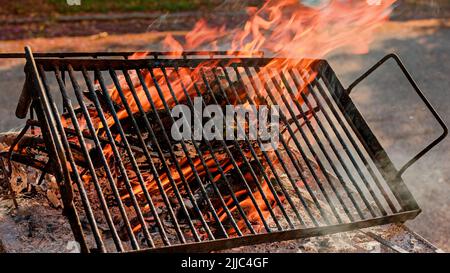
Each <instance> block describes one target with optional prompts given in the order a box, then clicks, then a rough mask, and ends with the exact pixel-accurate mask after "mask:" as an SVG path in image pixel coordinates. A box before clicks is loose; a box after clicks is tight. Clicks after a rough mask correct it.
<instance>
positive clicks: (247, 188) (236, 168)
mask: <svg viewBox="0 0 450 273" xmlns="http://www.w3.org/2000/svg"><path fill="white" fill-rule="evenodd" d="M189 72H192V70H189ZM190 75H191V74H190V73H189V79H190V81H191V82H192V83H193V86H194V89H195V92H196V93H197V96H199V97H201V95H202V93H201V92H200V89H199V87H198V85H197V82H195V81H194V80H193V78H192V77H191V76H190ZM207 89H210V88H209V87H207ZM202 104H203V107H205V108H206V106H207V105H206V104H205V102H204V101H202ZM166 110H167V109H166ZM219 142H220V144H221V145H222V147H223V148H224V150H225V152H226V154H227V155H228V157H229V158H230V161H231V164H232V165H233V167H234V168H235V170H236V171H237V173H238V175H239V177H240V178H241V179H242V182H243V184H244V186H245V190H246V191H247V192H248V195H249V197H250V199H251V201H252V203H253V205H254V206H255V209H256V210H257V213H258V215H259V217H260V219H261V221H262V223H263V225H264V228H265V229H266V231H267V232H271V229H270V227H269V225H268V224H267V222H266V220H265V219H264V215H263V213H262V211H261V208H260V207H259V206H258V203H257V201H256V199H255V196H254V194H253V192H252V190H251V188H250V186H249V185H248V183H247V180H246V179H245V176H244V174H243V173H242V171H241V169H240V167H239V165H238V163H237V162H236V160H235V158H234V157H233V155H232V153H231V151H230V149H229V148H228V146H227V144H226V143H225V142H224V141H223V140H220V141H219ZM237 146H239V145H237ZM238 148H240V147H238ZM241 152H242V150H241ZM243 159H244V160H246V157H245V156H243ZM246 164H247V166H248V167H249V169H251V171H252V172H253V174H252V176H254V171H253V169H252V167H251V165H250V164H248V161H246ZM253 179H255V181H257V178H256V176H254V177H253ZM230 191H231V192H233V190H232V189H231V188H230ZM261 194H263V192H262V191H261ZM263 198H264V199H265V202H267V198H266V197H265V196H263ZM269 208H270V206H269ZM242 216H243V217H244V218H245V219H246V221H248V218H247V216H246V215H245V212H244V213H243V215H242ZM275 219H276V218H275ZM249 224H250V225H251V223H250V222H249ZM252 230H253V228H252ZM253 232H254V230H253ZM253 232H252V233H253Z"/></svg>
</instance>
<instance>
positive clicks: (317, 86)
mask: <svg viewBox="0 0 450 273" xmlns="http://www.w3.org/2000/svg"><path fill="white" fill-rule="evenodd" d="M28 60H29V61H30V62H32V63H34V62H36V63H37V65H33V66H32V67H31V68H30V70H29V71H28V72H32V73H33V76H34V77H35V82H34V83H35V89H34V100H35V101H36V102H37V103H39V104H40V105H39V106H36V105H35V106H34V107H35V108H34V110H35V111H36V112H37V114H38V119H39V121H40V122H41V123H42V124H43V126H42V127H41V128H42V129H43V132H44V133H46V134H48V138H47V141H48V143H47V147H48V148H49V152H50V153H53V154H54V157H55V159H57V160H56V162H54V163H55V164H56V165H55V166H56V167H57V168H56V170H57V174H58V173H59V177H60V180H61V187H62V188H63V190H62V195H63V200H65V202H66V204H67V205H68V206H67V207H66V209H67V210H69V214H70V215H71V216H70V217H69V219H70V222H71V224H72V229H73V231H74V234H75V236H76V238H77V240H79V241H81V243H82V246H83V245H85V243H86V242H85V238H84V235H83V231H82V229H81V228H80V226H79V217H78V215H77V212H76V209H75V208H74V207H73V205H72V206H71V205H70V204H71V202H72V198H71V195H72V194H73V191H72V189H71V187H72V183H73V181H72V179H73V178H72V179H71V178H70V177H71V175H69V174H68V170H67V169H66V168H67V166H68V164H69V163H63V162H64V161H66V160H68V161H69V162H70V164H74V162H73V158H71V156H70V152H69V150H70V148H69V144H68V142H67V139H66V136H65V133H64V128H63V126H62V125H61V124H60V120H59V113H58V111H57V109H56V108H55V106H54V103H52V98H51V95H50V93H49V90H46V88H45V85H46V80H45V78H44V79H43V78H42V77H43V71H47V72H52V71H53V72H55V73H56V75H57V76H58V74H59V71H58V69H59V70H61V71H67V70H69V72H70V73H69V75H70V79H71V81H72V83H74V82H75V83H74V87H76V86H77V84H76V79H75V77H74V76H73V75H72V74H73V73H75V72H77V71H81V72H83V74H84V77H85V79H86V81H87V84H88V86H89V84H90V83H89V80H88V77H87V73H86V72H87V71H89V70H92V71H95V73H96V78H97V79H99V80H100V83H102V81H103V80H102V76H101V74H100V73H99V71H101V70H107V71H110V72H111V71H113V70H136V69H142V68H146V69H149V70H150V73H152V72H151V71H152V69H160V68H171V69H172V68H173V67H188V68H192V67H196V66H197V65H198V64H200V63H201V62H202V61H204V60H198V59H193V60H187V59H186V58H183V59H175V60H164V59H163V60H159V59H157V60H148V59H145V60H105V59H102V60H91V59H48V58H39V59H34V58H33V56H32V54H31V51H30V52H29V54H28ZM231 60H232V62H231V66H230V68H231V69H234V71H235V73H236V74H237V77H238V78H239V73H240V72H238V70H237V69H238V67H239V68H242V69H245V73H246V77H249V78H250V81H252V76H250V74H249V73H248V70H247V69H248V68H249V67H250V68H253V67H254V69H255V70H256V71H257V72H258V69H259V67H260V66H264V65H265V64H267V63H268V62H269V61H272V60H273V59H268V58H238V57H231ZM218 65H219V66H221V65H222V66H225V65H230V58H223V59H220V60H219V63H218ZM313 67H315V68H314V69H315V70H316V71H317V72H318V77H317V78H316V79H315V80H314V81H313V82H312V84H309V86H308V88H309V92H310V93H311V94H315V95H312V96H313V97H310V98H309V99H310V100H314V101H315V103H316V104H318V105H319V107H320V110H321V111H320V112H319V113H315V110H314V108H311V107H310V108H311V109H310V110H311V111H312V112H311V113H313V115H314V118H315V121H316V122H317V125H318V126H319V128H320V131H321V132H323V135H322V137H324V138H325V139H326V140H327V144H329V145H330V147H331V148H325V147H324V146H323V145H322V144H321V141H320V140H319V139H318V138H317V137H316V136H315V137H316V141H317V143H318V144H319V148H317V147H316V148H314V147H313V146H312V145H311V144H308V142H307V143H306V144H307V146H308V148H309V149H310V150H311V152H312V153H313V156H314V154H315V152H314V149H318V150H319V151H320V152H321V154H323V155H325V159H323V160H325V161H327V166H331V169H332V171H333V173H334V174H336V177H337V180H338V181H332V180H333V179H332V178H331V177H328V176H327V171H326V169H327V168H326V167H325V166H324V165H323V164H324V163H322V162H321V159H320V158H319V157H316V156H314V158H315V160H316V162H315V164H316V165H318V166H317V169H318V170H320V171H322V175H325V177H318V176H317V177H316V175H314V173H315V171H316V170H315V169H314V168H313V167H311V165H312V163H310V162H309V159H307V158H306V157H305V156H306V155H304V154H303V153H302V158H303V159H304V163H305V164H306V165H307V166H308V168H309V170H310V171H311V173H312V174H313V176H314V180H316V181H317V183H318V185H319V188H320V190H321V191H322V193H323V194H324V195H325V191H324V189H322V187H321V185H320V180H325V181H327V182H328V183H329V185H330V186H331V188H332V190H333V192H334V194H335V195H336V196H335V197H333V200H334V201H336V200H335V199H334V198H337V199H338V200H339V201H340V203H341V205H342V206H343V207H344V210H345V212H339V213H338V212H336V211H334V210H335V207H333V204H332V201H331V199H329V198H328V197H327V196H326V195H325V196H324V197H325V199H324V200H323V202H325V203H327V204H328V206H329V207H330V209H331V210H332V211H333V213H330V215H333V214H334V217H336V219H335V220H334V223H331V222H329V221H328V220H327V219H326V218H324V219H322V220H321V221H320V222H321V224H319V225H317V224H316V226H315V227H310V226H308V225H305V224H304V223H303V224H301V225H298V226H297V225H294V226H292V224H291V227H282V226H281V225H278V230H277V231H275V230H274V231H271V230H270V229H268V226H267V223H265V225H266V229H267V232H263V233H258V234H253V235H249V234H245V235H243V234H242V235H239V236H237V237H234V238H226V239H215V238H214V237H212V238H210V239H208V240H198V241H197V242H195V243H187V242H181V243H180V244H175V245H172V244H171V245H167V246H164V247H162V246H155V245H153V244H151V246H150V247H148V246H146V247H143V248H142V249H141V248H140V247H139V246H138V244H137V242H135V243H134V244H133V249H134V250H135V251H164V252H170V251H172V252H173V251H192V250H195V251H201V252H203V251H211V250H218V249H223V248H232V247H237V246H241V245H249V244H255V243H263V242H272V241H282V240H291V239H294V238H305V237H311V236H319V235H324V234H330V233H336V232H343V231H348V230H354V229H360V228H365V227H370V226H374V225H380V224H386V223H392V222H403V221H406V220H408V219H412V218H414V217H415V216H416V215H417V214H418V213H420V209H419V207H418V205H417V204H416V202H415V201H414V198H413V197H412V195H411V193H410V192H409V191H408V189H407V188H406V186H405V185H404V183H403V181H402V179H401V177H400V175H398V171H397V170H396V169H395V168H394V166H393V165H392V162H391V161H390V160H389V157H388V155H387V154H386V153H385V152H384V150H383V148H382V147H381V145H379V144H377V141H376V137H375V136H374V135H373V133H372V132H371V131H370V129H369V127H368V126H367V124H366V123H365V121H364V119H363V118H362V116H361V115H360V114H359V112H358V109H356V107H355V106H354V105H353V104H352V103H351V99H350V98H349V97H348V94H347V93H346V90H344V89H343V87H342V85H340V83H339V81H338V79H337V78H336V76H335V74H334V72H333V71H332V70H331V68H330V67H329V65H328V63H327V62H325V61H315V62H313ZM55 69H56V70H55ZM224 71H225V70H224ZM71 73H72V74H71ZM138 73H139V72H138ZM110 74H111V77H112V80H113V81H116V80H117V78H116V76H115V74H114V73H113V72H111V73H110ZM63 75H64V73H63ZM225 76H226V72H225ZM281 77H282V78H283V77H284V75H281ZM291 77H292V78H293V79H294V82H295V76H293V75H292V74H291ZM283 79H284V78H283ZM58 80H59V81H60V87H61V90H60V91H61V92H63V97H64V96H65V95H64V92H66V91H65V90H63V86H64V84H63V83H62V81H61V79H58ZM252 83H253V82H252ZM273 84H274V90H273V91H279V92H280V90H281V89H279V87H277V83H276V82H275V81H274V82H273ZM284 85H285V86H287V89H288V91H289V92H291V91H290V90H289V83H287V82H286V81H284ZM116 86H117V85H116ZM265 87H266V92H267V93H268V94H269V96H271V92H272V91H271V90H270V88H267V86H265ZM102 88H103V87H102ZM90 91H91V94H93V93H94V92H93V90H90ZM75 92H79V91H77V90H76V88H75ZM94 95H95V94H94ZM290 95H292V94H290ZM302 96H304V95H303V94H302ZM282 97H283V101H284V102H286V100H285V98H284V95H282ZM271 99H272V97H271ZM303 99H305V101H307V100H308V98H307V97H306V96H304V97H303ZM274 101H275V100H274ZM319 101H320V102H321V103H319ZM79 102H80V103H81V105H82V104H83V102H82V101H79ZM65 106H66V107H68V104H67V101H66V102H65ZM309 106H310V105H308V107H309ZM96 107H97V109H98V110H99V108H100V107H99V106H98V105H97V106H96ZM297 107H298V105H297ZM298 110H299V111H300V112H301V113H302V115H304V113H303V112H302V110H301V107H298ZM69 111H71V110H70V108H69ZM290 114H291V115H292V112H290ZM316 115H317V116H316ZM319 115H320V118H322V119H324V120H322V122H323V123H325V124H326V125H327V124H328V125H327V128H324V125H323V124H322V123H321V121H320V118H319V117H318V116H319ZM330 116H331V118H330ZM333 121H334V122H333ZM294 122H295V123H296V125H297V127H298V129H299V130H300V132H301V133H302V139H303V140H304V141H307V140H306V138H305V136H304V135H303V130H302V128H301V127H303V126H300V125H299V124H298V121H297V120H295V119H294ZM119 123H120V122H119ZM46 124H49V125H50V126H49V125H46ZM306 125H307V128H308V129H309V130H310V131H311V132H312V133H313V135H314V134H316V133H315V131H314V130H315V129H314V128H313V127H312V126H311V125H310V123H309V122H306ZM336 126H337V127H339V129H336ZM288 127H289V126H288ZM288 129H289V128H288ZM316 130H318V129H316ZM328 130H329V131H328ZM341 130H344V133H345V134H344V135H339V133H338V131H341ZM289 132H290V134H291V136H292V137H293V140H294V142H295V143H296V145H297V146H298V147H300V146H299V144H298V141H299V140H298V139H297V137H298V136H295V134H293V132H292V130H291V129H289ZM330 132H331V133H334V134H336V135H338V139H339V143H337V144H336V143H333V142H332V141H331V140H330V138H329V136H328V133H330ZM78 133H80V132H78ZM355 136H356V139H355V138H354V137H355ZM110 138H111V137H110ZM344 140H347V143H344V142H345V141H344ZM356 142H358V143H356ZM335 145H339V147H341V146H342V147H343V148H344V149H345V151H343V152H339V150H338V149H336V147H335ZM346 145H350V146H351V147H352V151H353V150H354V151H355V152H354V154H352V153H351V152H349V151H348V149H346ZM126 146H127V145H126ZM327 147H328V145H327ZM327 149H331V151H330V150H328V151H327ZM362 149H364V151H362ZM300 152H301V149H300ZM331 152H332V153H333V154H334V155H335V156H337V158H338V159H339V160H338V162H337V164H338V165H341V166H339V167H337V166H335V164H336V162H332V161H331V160H330V158H329V156H328V155H327V154H328V153H331ZM129 153H130V155H131V152H130V150H129ZM341 153H342V154H345V153H346V155H347V156H348V157H349V158H350V160H351V164H353V166H354V168H355V169H356V171H357V174H358V177H359V178H361V180H360V179H359V178H356V179H355V177H354V176H356V174H352V173H351V172H350V171H349V170H348V169H347V164H350V163H348V162H347V161H344V160H342V159H341ZM366 153H367V155H368V157H367V156H366ZM68 155H69V156H68ZM290 157H291V160H292V156H291V155H290ZM361 160H362V163H361ZM60 161H62V162H60ZM368 161H370V162H371V163H370V164H371V165H370V166H369V164H367V163H366V162H368ZM292 162H293V163H294V165H295V164H296V163H295V161H292ZM297 164H298V163H297ZM361 164H362V166H361ZM72 166H73V167H72V169H73V168H74V166H75V165H72ZM340 167H343V168H344V170H342V169H340ZM75 168H76V167H75ZM360 168H366V169H367V170H364V171H362V170H361V169H360ZM297 171H298V170H297ZM375 172H379V174H375ZM298 173H299V175H300V176H302V174H301V172H299V171H298ZM343 173H344V174H345V175H346V176H345V177H346V178H347V179H349V180H350V181H351V182H352V185H353V187H355V188H356V189H354V190H353V191H352V192H353V193H351V194H350V192H349V189H348V188H347V186H346V182H345V181H344V178H343V177H342V174H343ZM75 175H76V173H75ZM72 177H73V174H72ZM78 179H79V178H78ZM369 179H370V181H371V183H370V184H369V182H368V180H369ZM75 180H76V179H75ZM380 180H384V181H381V182H380ZM75 182H76V181H75ZM334 183H341V185H342V188H339V189H335V188H334V186H333V185H334ZM380 183H383V185H384V186H385V187H388V188H389V191H390V192H391V195H389V196H388V194H386V193H385V191H386V190H387V189H386V188H384V187H382V186H381V184H380ZM77 185H78V187H80V186H81V184H80V183H78V184H77ZM305 185H306V186H307V184H306V183H305ZM359 187H367V188H368V190H369V193H365V192H363V191H361V190H360V189H359ZM371 187H378V190H377V191H380V192H377V193H375V192H373V191H372V189H371ZM319 188H317V189H316V190H318V189H319ZM341 190H342V192H340V191H341ZM65 191H66V193H63V192H65ZM308 191H309V193H310V194H312V195H313V196H314V195H315V194H316V193H314V191H312V190H311V189H309V188H308ZM339 192H340V193H339ZM356 192H357V193H356ZM340 194H346V195H347V196H348V198H349V200H350V201H351V202H352V203H353V205H352V207H351V208H350V210H352V211H353V212H350V210H348V208H346V205H345V203H344V201H343V200H341V197H340ZM354 194H357V195H358V196H359V198H362V200H363V201H364V202H361V203H360V204H359V205H358V204H357V203H356V202H355V200H354V199H353V195H354ZM392 196H393V197H392ZM286 197H289V196H287V195H286ZM368 197H370V198H373V200H374V201H372V202H374V203H369V202H368V201H367V200H366V198H368ZM391 198H394V199H395V202H397V204H398V205H395V204H393V203H392V201H391ZM300 199H301V197H300ZM349 200H347V199H346V201H347V202H349ZM380 200H381V201H380ZM83 203H84V204H85V205H86V204H87V205H88V207H89V203H90V200H88V199H87V197H83ZM375 203H376V204H375ZM316 205H318V203H317V201H316ZM360 205H363V206H364V205H365V206H366V208H367V209H368V210H364V212H363V211H362V210H361V209H360V208H359V207H358V206H360ZM85 207H86V206H85ZM306 209H307V210H308V207H306ZM319 210H320V208H319ZM70 211H71V213H70ZM85 212H86V213H87V215H88V216H89V215H90V214H92V212H89V210H87V211H85ZM355 215H358V216H357V217H358V218H360V220H356V219H355ZM91 216H92V215H91ZM272 216H273V217H274V220H275V222H277V221H279V220H280V219H281V218H280V219H277V216H275V215H272ZM286 216H287V215H285V217H286ZM244 217H245V216H244ZM341 217H345V220H342V219H341ZM262 221H263V222H265V220H264V219H263V220H262ZM322 221H325V223H322ZM288 222H289V221H288ZM300 222H301V221H300ZM313 222H314V219H313ZM91 225H94V228H95V221H91ZM112 229H114V227H112ZM147 236H150V234H147ZM148 239H150V242H152V240H151V238H150V237H149V238H148ZM96 241H97V247H98V250H100V251H105V250H106V249H104V246H103V243H102V239H101V238H100V237H97V239H96ZM118 245H120V243H119V242H118ZM194 245H195V247H193V246H194ZM84 250H85V251H86V250H87V248H86V247H85V249H84ZM117 250H118V251H124V249H123V248H121V247H119V248H118V249H117Z"/></svg>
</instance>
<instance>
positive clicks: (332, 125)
mask: <svg viewBox="0 0 450 273" xmlns="http://www.w3.org/2000/svg"><path fill="white" fill-rule="evenodd" d="M291 75H292V77H293V80H294V82H296V85H297V86H298V87H299V86H301V85H299V83H298V78H297V77H296V75H295V74H294V73H291ZM307 88H308V92H309V93H310V94H311V95H312V97H313V98H314V101H315V102H316V103H317V104H320V102H319V100H318V99H317V97H316V95H315V93H314V91H313V90H312V89H313V87H312V86H311V84H310V83H308V84H307ZM300 94H301V96H302V98H303V100H304V101H305V102H306V104H307V105H308V106H309V107H310V105H311V104H310V103H309V100H308V98H307V97H306V96H305V95H304V94H303V93H302V92H300ZM321 108H322V109H323V111H322V113H323V115H324V116H325V119H326V120H327V122H328V124H329V125H330V127H331V128H332V130H333V132H334V133H335V135H336V137H337V138H338V140H339V142H340V143H341V145H342V146H343V147H344V150H345V152H346V154H347V155H348V157H349V159H350V160H351V162H352V164H353V166H354V167H355V168H356V170H357V172H358V174H359V177H361V179H362V181H363V183H364V185H365V186H366V188H367V189H368V191H369V193H370V195H371V196H372V198H373V199H374V201H375V203H376V205H377V207H378V209H379V210H380V212H381V213H382V215H386V214H387V212H386V210H385V209H384V208H383V206H382V205H381V202H380V200H379V199H378V197H377V196H376V195H375V193H374V191H373V189H372V187H371V186H370V184H369V183H368V181H367V179H366V177H365V176H364V175H363V174H362V171H361V169H360V168H359V167H358V165H357V164H356V162H355V159H354V158H353V156H352V155H351V154H350V152H349V151H348V147H347V146H346V144H345V143H344V141H343V139H342V137H341V135H340V134H339V132H337V130H336V127H335V126H334V124H333V123H332V122H330V118H329V116H328V114H327V112H326V109H324V108H323V107H321ZM312 114H313V116H314V117H315V120H316V121H317V124H318V125H319V127H320V129H321V130H322V132H323V134H324V135H325V137H326V138H327V140H328V142H329V144H330V146H331V149H332V150H333V152H334V154H335V155H336V157H337V158H338V160H339V162H340V164H341V165H342V167H343V168H344V170H345V172H346V174H347V176H348V177H349V178H350V181H351V182H352V184H353V186H354V187H355V188H356V190H357V191H358V193H359V195H360V197H361V198H362V199H363V201H364V204H365V205H366V206H368V207H369V208H370V211H371V213H372V216H374V213H373V209H371V206H370V204H369V203H368V201H367V199H366V198H365V197H364V194H363V192H362V191H361V189H360V187H359V186H358V184H357V182H356V181H355V178H354V177H353V175H352V174H351V172H350V171H349V168H348V166H347V164H346V163H345V161H344V160H343V159H342V157H341V155H340V154H339V152H338V151H337V149H336V147H335V145H334V144H333V142H332V140H331V138H330V136H329V135H328V133H327V131H326V129H325V128H324V126H323V124H322V122H321V121H320V119H319V118H318V117H317V115H316V113H314V112H313V113H312Z"/></svg>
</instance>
